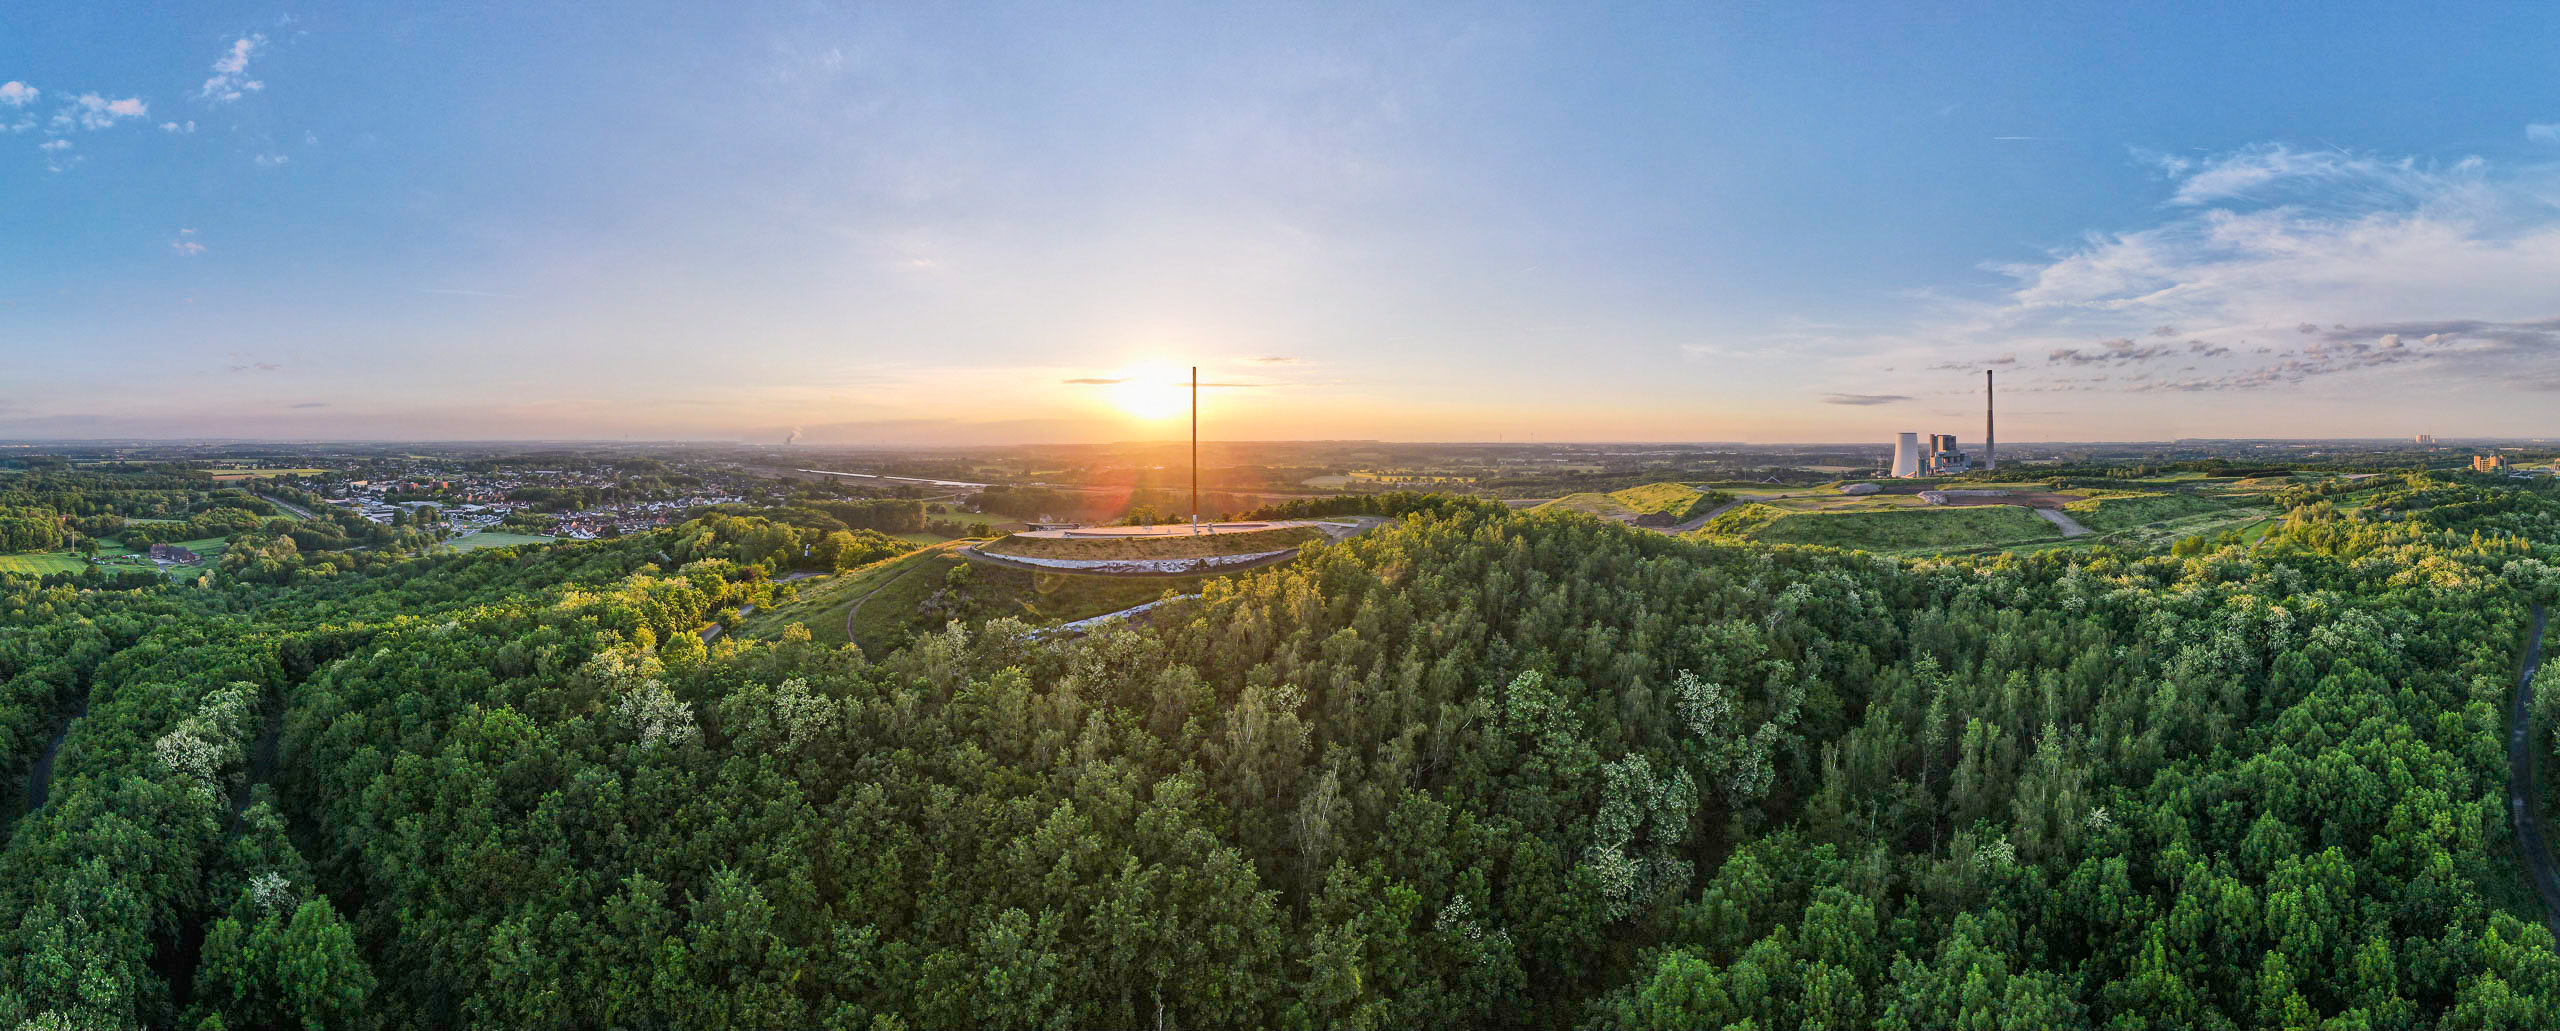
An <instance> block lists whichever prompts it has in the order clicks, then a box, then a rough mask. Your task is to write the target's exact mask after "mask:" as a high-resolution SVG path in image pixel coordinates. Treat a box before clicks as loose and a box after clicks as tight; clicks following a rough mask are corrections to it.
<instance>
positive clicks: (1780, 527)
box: [1698, 504, 2062, 552]
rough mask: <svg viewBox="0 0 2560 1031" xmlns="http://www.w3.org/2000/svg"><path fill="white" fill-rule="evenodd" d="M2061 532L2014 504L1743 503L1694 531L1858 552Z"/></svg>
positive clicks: (1983, 543)
mask: <svg viewBox="0 0 2560 1031" xmlns="http://www.w3.org/2000/svg"><path fill="white" fill-rule="evenodd" d="M2061 533H2062V531H2061V530H2059V529H2057V528H2056V527H2055V526H2054V525H2053V524H2052V523H2048V522H2046V521H2045V520H2044V518H2043V517H2041V516H2038V515H2036V514H2035V513H2034V512H2031V511H2028V510H2027V509H2025V508H2021V507H2018V506H2015V505H1969V506H1960V507H1945V508H1942V507H1938V506H1934V505H1932V506H1916V507H1915V506H1892V507H1882V508H1860V509H1845V510H1834V511H1815V512H1790V511H1788V510H1786V509H1783V508H1778V507H1776V506H1772V505H1766V504H1750V505H1743V506H1741V507H1739V508H1736V509H1734V510H1732V511H1730V512H1727V513H1725V514H1723V515H1720V516H1717V517H1716V518H1715V519H1714V520H1712V521H1710V522H1708V523H1707V525H1706V526H1705V527H1703V528H1701V529H1700V530H1699V531H1698V534H1699V535H1700V536H1708V537H1739V538H1743V539H1747V540H1753V541H1762V542H1766V543H1771V544H1816V545H1822V546H1825V547H1833V548H1849V549H1855V550H1859V551H1879V552H1899V551H1940V550H1947V549H1954V548H1974V547H1998V546H2004V545H2011V544H2025V543H2030V542H2035V541H2042V540H2050V539H2054V538H2058V537H2060V536H2061Z"/></svg>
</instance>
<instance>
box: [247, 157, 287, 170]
mask: <svg viewBox="0 0 2560 1031" xmlns="http://www.w3.org/2000/svg"><path fill="white" fill-rule="evenodd" d="M250 160H252V161H255V162H257V163H258V167H260V168H274V167H276V166H278V165H287V164H291V163H293V155H291V154H260V155H258V156H257V157H254V158H251V159H250Z"/></svg>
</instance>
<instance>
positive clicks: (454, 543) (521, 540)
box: [438, 530, 560, 551]
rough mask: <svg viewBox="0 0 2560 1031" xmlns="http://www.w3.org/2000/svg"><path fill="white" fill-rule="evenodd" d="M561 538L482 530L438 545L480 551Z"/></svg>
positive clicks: (541, 542)
mask: <svg viewBox="0 0 2560 1031" xmlns="http://www.w3.org/2000/svg"><path fill="white" fill-rule="evenodd" d="M559 539H560V538H558V537H544V536H539V535H536V534H530V533H506V532H503V531H499V530H482V531H480V532H478V533H467V534H464V535H462V536H460V537H456V538H454V539H452V540H449V541H446V542H444V543H443V544H440V545H438V547H442V548H449V549H452V550H454V551H478V550H480V549H482V548H512V547H515V546H516V545H519V544H549V543H551V542H552V541H556V540H559Z"/></svg>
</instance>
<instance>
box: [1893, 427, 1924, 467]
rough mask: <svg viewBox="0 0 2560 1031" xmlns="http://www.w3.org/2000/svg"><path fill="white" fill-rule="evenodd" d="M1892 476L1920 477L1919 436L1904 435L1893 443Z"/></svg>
mask: <svg viewBox="0 0 2560 1031" xmlns="http://www.w3.org/2000/svg"><path fill="white" fill-rule="evenodd" d="M1893 474H1894V475H1895V476H1918V475H1920V435H1919V434H1917V433H1905V434H1903V435H1901V436H1899V437H1896V438H1894V441H1893Z"/></svg>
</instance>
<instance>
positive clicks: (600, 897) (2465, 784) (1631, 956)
mask: <svg viewBox="0 0 2560 1031" xmlns="http://www.w3.org/2000/svg"><path fill="white" fill-rule="evenodd" d="M2361 489H2363V490H2365V491H2367V492H2368V493H2369V494H2370V495H2371V505H2370V511H2369V512H2367V513H2346V512H2341V511H2339V510H2338V509H2337V508H2335V507H2334V506H2332V505H2330V504H2328V500H2329V498H2328V497H2326V496H2321V495H2317V494H2308V493H2306V494H2305V495H2304V496H2303V498H2302V500H2301V502H2300V504H2298V505H2297V506H2296V507H2295V508H2294V509H2293V510H2292V512H2291V515H2290V517H2289V518H2288V519H2287V520H2286V521H2284V522H2283V523H2282V524H2281V525H2278V526H2275V527H2274V528H2272V529H2270V530H2269V531H2268V532H2267V534H2266V537H2265V540H2264V541H2263V542H2262V543H2261V544H2259V545H2258V546H2257V547H2255V548H2254V549H2253V548H2251V547H2249V546H2248V545H2246V544H2243V543H2239V542H2237V541H2226V542H2221V543H2213V542H2201V544H2202V548H2203V550H2201V551H2197V550H2196V548H2195V547H2194V546H2187V550H2189V551H2190V552H2193V553H2192V554H2185V555H2170V554H2164V553H2160V552H2157V551H2153V552H2145V551H2140V550H2116V549H2113V548H2090V549H2082V550H2069V549H2065V550H2053V551H2046V552H2041V553H2037V554H2034V555H2029V556H2024V557H2016V556H2006V555H1993V556H1977V555H1953V556H1937V557H1930V558H1925V559H1905V558H1894V557H1890V556H1881V555H1876V554H1863V555H1862V554H1854V553H1850V552H1846V551H1836V550H1825V549H1813V548H1773V547H1769V546H1767V545H1765V544H1763V543H1761V542H1760V541H1757V540H1753V539H1749V538H1748V537H1747V536H1743V535H1736V534H1724V535H1717V536H1700V537H1695V538H1673V537H1668V536H1664V535H1661V534H1654V533H1645V532H1639V531H1636V530H1633V529H1630V528H1626V527H1620V526H1614V525H1608V524H1605V523H1598V522H1595V521H1593V520H1588V519H1559V518H1542V517H1537V516H1528V515H1515V514H1510V513H1505V512H1501V511H1489V510H1487V508H1486V507H1482V506H1473V507H1470V506H1448V507H1446V508H1444V509H1441V510H1439V511H1438V512H1437V513H1435V512H1434V511H1418V512H1416V513H1415V514H1410V515H1406V516H1404V517H1402V518H1399V519H1396V520H1395V521H1393V522H1390V523H1389V524H1387V525H1386V526H1384V527H1383V528H1381V529H1379V530H1377V531H1374V532H1372V533H1370V534H1367V535H1364V536H1361V537H1356V538H1353V539H1350V540H1347V541H1344V542H1342V543H1341V544H1339V545H1336V546H1333V547H1327V548H1322V549H1316V550H1314V551H1312V552H1311V553H1310V554H1309V556H1308V557H1306V558H1303V559H1300V560H1298V561H1297V562H1294V563H1291V564H1288V565H1285V566H1281V567H1275V568H1271V569H1265V570H1257V571H1253V572H1249V573H1242V574H1237V575H1234V576H1230V577H1226V578H1222V579H1218V580H1213V581H1209V582H1206V583H1202V584H1198V585H1174V584H1169V583H1166V582H1164V581H1153V582H1149V583H1148V584H1147V587H1148V588H1149V589H1153V590H1157V591H1159V592H1166V591H1183V590H1196V591H1197V592H1198V593H1199V595H1200V596H1199V597H1197V598H1192V599H1186V600H1177V601H1173V602H1170V603H1168V604H1165V605H1163V606H1161V607H1159V608H1158V609H1156V610H1155V611H1153V612H1152V613H1150V617H1151V618H1150V619H1148V620H1146V621H1145V622H1144V623H1143V624H1141V625H1135V626H1126V627H1114V628H1107V629H1103V630H1100V631H1097V632H1094V633H1092V634H1089V635H1086V636H1083V637H1080V638H1075V639H1062V638H1053V637H1045V636H1042V635H1039V634H1036V633H1035V632H1033V630H1032V629H1031V628H1030V627H1028V626H1027V625H1026V624H1025V623H1024V622H1023V615H1024V613H1023V611H1022V610H1024V609H1026V608H1027V609H1035V610H1037V611H1038V613H1039V614H1040V615H1042V616H1043V617H1044V618H1045V617H1049V616H1059V615H1063V614H1064V613H1066V612H1068V611H1070V610H1075V609H1077V608H1079V607H1084V608H1091V607H1098V606H1102V605H1114V606H1117V605H1119V604H1121V603H1123V602H1125V601H1127V600H1129V599H1128V598H1127V597H1105V596H1104V595H1103V593H1101V592H1103V591H1105V590H1118V589H1121V588H1120V587H1118V586H1116V585H1114V586H1111V587H1108V588H1097V587H1096V586H1095V585H1093V584H1091V583H1083V582H1078V581H1090V580H1092V579H1094V578H1085V577H1076V578H1060V579H1059V580H1057V581H1055V582H1044V581H1042V580H1041V579H1039V578H1038V577H1034V576H1031V575H1029V574H1019V576H1020V577H1021V578H1020V579H1019V580H1015V579H1012V578H1009V577H1007V576H1006V575H1004V574H1006V573H1009V572H1010V571H1007V570H991V569H989V568H988V567H984V566H978V565H972V564H966V563H962V562H960V561H959V560H957V559H956V558H955V557H954V556H952V555H951V554H950V553H948V552H926V553H922V554H919V555H911V556H905V557H902V558H899V559H895V560H892V561H891V562H890V563H887V564H884V565H878V566H870V567H858V568H857V569H856V570H855V571H853V572H852V573H850V574H845V576H846V580H845V585H844V586H841V587H837V588H834V589H833V590H832V592H828V593H826V594H825V596H826V597H828V598H831V599H836V598H841V597H842V596H843V595H845V594H846V593H847V592H849V591H850V590H851V589H852V588H853V587H855V586H864V587H866V588H867V589H871V590H878V591H881V592H883V593H882V594H878V595H872V597H873V598H874V599H875V601H877V600H878V599H881V598H886V597H889V596H890V595H889V594H888V593H887V592H890V591H893V590H894V591H896V592H899V593H898V594H897V597H898V598H899V599H900V600H898V601H897V602H896V603H895V604H894V605H893V606H892V607H891V608H890V609H886V610H884V612H883V616H882V618H884V619H887V618H889V613H892V612H894V613H897V614H898V616H897V618H898V620H899V622H898V623H896V624H895V625H893V626H888V627H885V628H884V630H883V634H884V636H885V635H888V634H893V633H903V634H905V635H907V637H908V638H909V640H908V643H905V644H904V645H903V646H893V645H891V644H890V643H889V642H887V641H886V640H884V641H883V642H881V643H880V644H879V645H878V646H874V644H873V642H871V641H870V640H868V639H867V634H868V632H867V631H866V632H865V634H866V639H865V641H864V644H865V647H864V648H863V649H862V650H861V651H859V652H857V651H855V650H851V649H844V648H837V647H829V646H826V645H824V644H821V643H819V642H817V641H814V640H812V639H811V636H812V635H810V634H805V633H801V632H796V631H794V630H792V629H791V628H790V626H789V625H788V624H787V623H786V624H784V625H782V626H780V627H779V628H778V629H777V632H776V633H774V634H773V636H772V639H771V640H740V639H736V637H735V635H724V636H722V637H721V638H720V639H719V640H717V641H716V642H713V643H712V644H710V645H708V646H706V645H705V644H704V642H703V641H702V640H701V639H700V637H699V636H698V634H697V633H695V630H696V628H698V627H700V626H702V625H703V624H704V623H705V622H706V621H707V620H710V619H713V618H715V617H716V615H717V614H718V613H721V612H724V611H730V610H733V609H734V608H736V607H738V606H743V605H758V606H773V611H775V612H777V613H778V612H782V611H786V610H788V609H789V608H790V606H792V605H794V604H798V603H799V602H795V601H785V600H783V599H781V598H780V597H778V595H780V594H781V593H782V590H781V585H779V584H777V583H775V582H774V580H773V579H772V574H773V572H774V571H775V570H776V569H779V568H783V567H784V566H786V565H789V564H792V563H802V562H809V561H814V558H813V557H812V556H811V555H806V554H803V552H802V545H804V544H806V543H807V542H808V538H807V537H805V536H803V535H802V532H801V531H797V530H793V529H792V528H790V527H788V526H784V525H781V524H777V523H773V522H770V521H767V520H764V519H761V518H757V517H753V516H726V515H724V516H715V517H711V518H706V519H701V520H696V521H694V522H690V523H687V524H684V525H682V526H679V527H676V528H672V529H669V530H666V531H661V532H653V533H644V534H634V535H631V536H628V537H624V538H621V539H616V540H605V541H595V542H578V543H562V544H556V545H551V546H547V547H542V548H528V549H488V550H482V551H477V552H469V553H462V554H428V555H422V556H417V557H413V558H408V559H403V560H400V561H397V562H381V563H378V564H374V565H369V566H361V567H356V568H354V569H350V570H340V569H337V568H336V567H334V566H328V565H322V566H319V567H317V568H318V569H319V570H320V571H319V572H315V573H313V574H312V575H310V576H307V577H303V576H299V575H296V576H289V577H287V578H285V579H284V580H283V582H280V583H279V582H269V581H266V580H248V579H242V578H239V576H238V574H239V573H240V572H241V569H240V568H239V567H233V568H226V569H218V570H215V571H212V572H210V573H209V574H208V575H207V576H206V577H205V578H204V579H205V584H204V585H203V586H192V585H190V586H179V585H173V584H168V583H165V582H161V581H159V580H156V579H151V578H144V579H146V580H147V581H148V583H147V585H143V586H130V587H120V586H112V585H105V586H100V585H96V584H95V583H94V582H93V585H92V586H88V587H85V588H76V587H72V586H68V585H63V584H59V583H57V584H53V585H46V584H44V583H42V582H41V581H39V580H38V579H35V578H29V577H23V576H17V575H13V574H9V573H7V572H5V571H0V614H4V615H0V761H5V763H6V764H7V772H8V773H10V774H11V775H12V777H11V781H12V783H13V784H16V785H28V786H30V787H31V786H32V784H33V781H32V780H31V779H30V777H29V773H30V772H31V771H32V770H33V769H36V768H38V767H40V766H42V767H45V768H49V770H50V775H51V780H50V782H49V784H48V785H47V790H46V791H45V793H44V795H45V797H44V799H43V803H42V805H41V806H39V807H35V808H33V810H32V811H31V812H29V811H25V809H26V807H24V806H9V807H6V808H0V820H5V823H0V834H5V844H4V845H0V913H5V914H8V918H7V919H5V920H0V1025H7V1026H17V1025H20V1024H35V1025H37V1026H70V1027H135V1026H152V1027H170V1026H190V1027H202V1026H229V1027H270V1026H321V1027H454V1026H470V1025H487V1026H503V1027H532V1026H545V1027H563V1026H565V1027H590V1026H592V1027H604V1026H627V1027H813V1026H829V1027H837V1026H842V1027H864V1026H873V1027H879V1026H906V1027H962V1026H968V1027H977V1026H995V1027H1017V1026H1032V1025H1059V1026H1075V1027H1134V1026H1149V1025H1154V1024H1158V1023H1162V1024H1165V1025H1168V1026H1186V1027H1274V1026H1285V1027H1352V1026H1377V1027H1430V1028H1461V1027H1483V1026H1528V1027H1612V1028H1614V1027H1720V1026H1730V1025H1736V1024H1745V1023H1747V1024H1749V1025H1751V1026H1759V1027H1797V1026H1808V1025H1813V1024H1820V1025H1823V1026H1830V1027H1869V1026H1902V1027H1956V1026H1971V1027H2039V1028H2041V1027H2097V1026H2125V1027H2169V1026H2176V1027H2192V1026H2319V1025H2330V1026H2340V1027H2375V1026H2396V1027H2437V1026H2445V1027H2456V1026H2462V1027H2547V1026H2555V1025H2560V958H2555V957H2554V955H2553V952H2552V949H2553V945H2554V941H2553V938H2552V936H2551V934H2550V932H2549V931H2548V930H2547V928H2546V927H2545V926H2544V923H2543V919H2542V917H2543V914H2542V913H2541V912H2539V910H2538V908H2537V903H2536V901H2535V896H2534V895H2533V894H2532V892H2531V889H2530V888H2529V887H2528V886H2527V885H2526V884H2525V881H2524V878H2523V877H2522V875H2521V872H2520V870H2519V868H2518V866H2517V865H2516V859H2515V852H2514V846H2513V839H2512V838H2511V836H2510V835H2509V834H2508V833H2507V831H2506V827H2507V824H2506V822H2505V821H2506V804H2505V797H2504V796H2505V789H2506V783H2507V782H2506V776H2507V771H2506V756H2505V755H2504V754H2503V747H2504V744H2505V742H2506V740H2507V726H2506V723H2505V715H2504V706H2505V704H2506V702H2507V700H2508V692H2509V688H2510V685H2511V683H2512V682H2513V678H2514V676H2515V674H2516V671H2517V658H2518V653H2517V648H2518V642H2519V641H2521V640H2522V638H2523V633H2524V630H2525V628H2526V626H2527V623H2528V619H2527V612H2528V605H2529V604H2533V603H2549V602H2552V601H2555V600H2560V573H2555V572H2554V562H2555V560H2560V548H2556V547H2554V546H2553V545H2552V544H2547V543H2541V542H2543V541H2546V540H2555V539H2560V490H2555V489H2553V488H2552V487H2550V486H2547V485H2546V486H2537V487H2523V486H2508V485H2504V484H2489V483H2484V482H2478V481H2472V480H2458V479H2435V478H2429V477H2424V476H2418V477H2411V478H2409V479H2408V480H2406V481H2405V482H2394V483H2389V484H2381V483H2377V484H2373V485H2370V486H2368V487H2366V488H2361ZM2007 515H2015V516H2024V517H2026V518H2029V519H2033V518H2035V517H2033V516H2032V515H2030V514H2028V513H2026V512H2024V511H2021V510H2018V509H2014V508H2005V507H1984V508H1974V509H1899V510H1895V509H1865V510H1843V511H1833V512H1822V511H1792V512H1791V511H1789V510H1786V509H1783V508H1779V507H1776V506H1769V505H1756V506H1744V507H1742V508H1738V509H1736V510H1735V512H1734V513H1732V514H1730V515H1729V517H1728V518H1727V519H1720V520H1718V525H1719V526H1722V527H1725V528H1727V529H1731V528H1734V527H1742V528H1743V530H1744V533H1745V534H1755V533H1756V534H1763V535H1770V534H1771V531H1777V534H1776V535H1790V534H1793V535H1803V534H1804V533H1805V528H1806V527H1810V528H1812V529H1816V530H1821V531H1824V532H1832V531H1838V532H1854V534H1855V535H1857V536H1859V537H1860V539H1861V540H1863V541H1866V542H1878V541H1883V542H1889V543H1893V544H1902V543H1905V542H1908V541H1910V540H1913V539H1917V538H1921V537H1935V536H1937V535H1939V534H1941V532H1942V530H1943V528H1953V527H1972V529H1970V530H1968V531H1967V532H1969V533H1971V532H1980V533H1987V534H1992V535H1997V534H1998V533H2001V532H2004V531H2002V530H2001V529H2000V528H1999V527H1996V526H1995V527H1990V528H1988V529H1985V528H1984V527H1982V526H1980V525H1977V521H1980V520H1984V519H1997V518H1999V517H2002V516H2007ZM1733 516H1741V517H1743V518H1740V519H1735V518H1732V517H1733ZM824 539H826V538H824V537H821V538H820V540H822V541H823V540H824ZM2189 540H2191V541H2193V540H2197V539H2196V538H2189ZM1876 546H1882V545H1876ZM890 570H898V571H899V572H898V574H897V575H896V578H895V579H891V580H888V581H886V582H881V581H880V579H879V578H881V577H883V576H884V575H886V574H888V572H889V571H890ZM1123 583H1127V582H1125V581H1124V582H1123ZM795 585H801V591H802V596H801V599H800V601H806V602H811V603H813V604H814V603H816V599H817V598H818V597H820V595H821V594H822V591H821V589H820V588H819V587H818V586H817V585H816V584H814V583H813V582H812V581H810V580H801V581H795ZM1129 589H1131V590H1135V589H1137V588H1129ZM828 604H833V602H832V601H830V602H828ZM761 614H762V612H761V611H760V612H759V615H761ZM864 618H866V619H867V618H869V615H868V613H867V609H866V612H865V614H864ZM751 625H752V624H751ZM57 735H59V737H57ZM2531 740H2532V741H2533V742H2534V746H2535V747H2537V748H2546V749H2547V748H2548V747H2550V745H2551V741H2550V738H2549V736H2548V730H2547V728H2545V729H2544V730H2542V731H2537V732H2536V733H2535V734H2534V736H2533V737H2532V738H2531ZM56 741H59V742H61V744H60V746H59V747H58V748H57V747H55V745H54V742H56ZM2395 785H2396V786H2395ZM33 794H34V793H33V792H32V791H25V792H23V793H22V797H28V798H32V797H33ZM100 900H113V901H114V904H112V905H106V904H101V903H100ZM2179 957H2190V958H2192V957H2211V958H2212V960H2213V961H2212V962H2209V963H2190V962H2184V961H2182V960H2180V959H2179ZM2360 971H2361V972H2362V973H2359V972H2360ZM2368 974H2370V976H2368Z"/></svg>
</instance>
